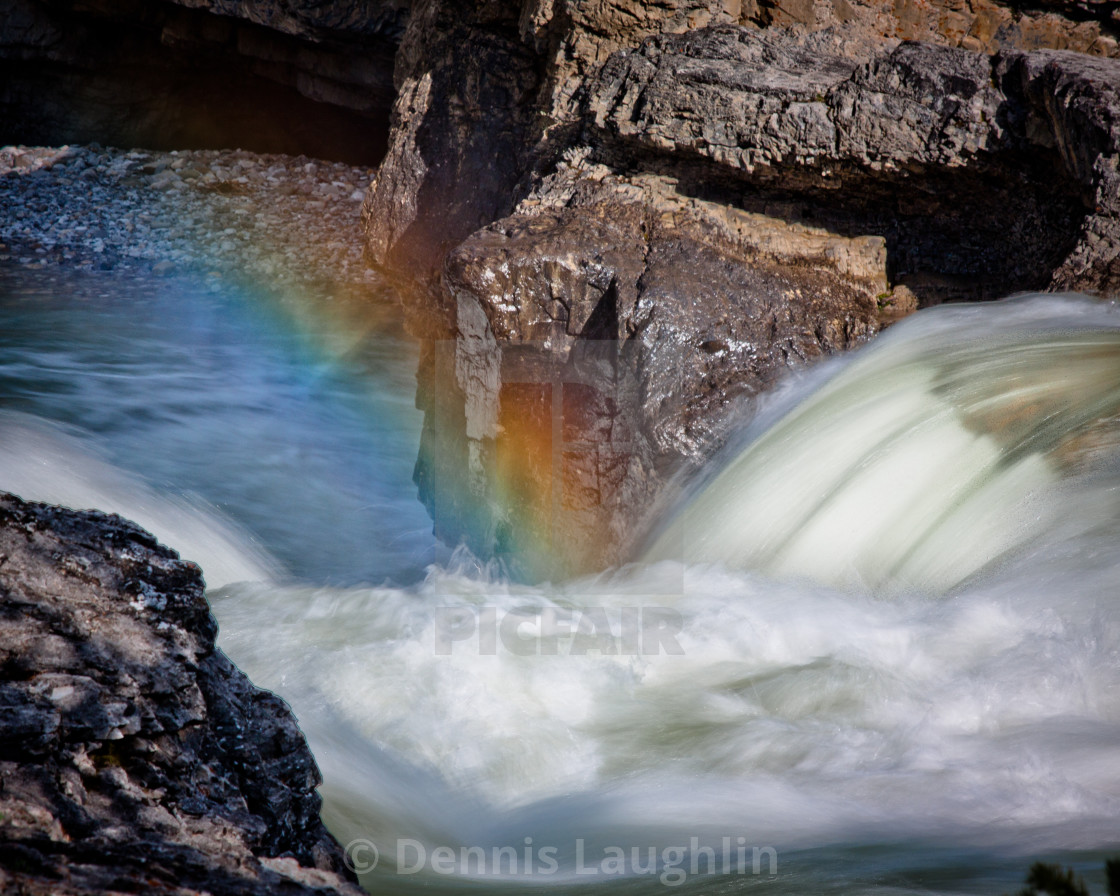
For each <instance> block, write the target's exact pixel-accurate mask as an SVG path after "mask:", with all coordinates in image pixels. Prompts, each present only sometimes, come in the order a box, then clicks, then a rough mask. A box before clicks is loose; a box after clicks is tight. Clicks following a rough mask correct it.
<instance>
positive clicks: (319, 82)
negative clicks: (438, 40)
mask: <svg viewBox="0 0 1120 896" xmlns="http://www.w3.org/2000/svg"><path fill="white" fill-rule="evenodd" d="M407 17H408V2H407V0H380V2H374V3H358V2H351V0H334V2H328V3H318V2H310V0H307V2H298V0H297V2H288V3H274V2H262V0H248V2H244V0H237V2H232V0H182V2H181V3H177V4H176V3H161V4H155V5H152V4H136V3H122V2H120V0H94V2H89V3H81V4H73V3H56V2H52V0H0V143H5V142H22V143H61V142H64V141H65V142H88V141H90V140H94V139H96V140H99V141H100V142H104V143H110V144H115V145H121V146H149V147H156V148H161V149H177V148H178V149H186V148H192V147H200V146H205V147H217V146H222V147H228V146H237V145H241V146H245V147H248V148H253V149H256V150H258V151H262V152H285V153H290V154H293V155H294V154H298V153H301V152H304V153H309V154H314V155H322V156H330V157H332V158H338V159H345V160H347V161H354V162H374V161H376V160H377V159H379V158H380V156H381V154H382V153H383V151H384V146H385V136H386V125H387V121H388V113H389V108H390V106H391V104H392V102H393V97H394V88H393V79H392V73H393V56H394V53H395V51H396V47H397V44H398V42H399V40H400V37H401V34H402V32H403V30H404V24H405V22H406V20H407Z"/></svg>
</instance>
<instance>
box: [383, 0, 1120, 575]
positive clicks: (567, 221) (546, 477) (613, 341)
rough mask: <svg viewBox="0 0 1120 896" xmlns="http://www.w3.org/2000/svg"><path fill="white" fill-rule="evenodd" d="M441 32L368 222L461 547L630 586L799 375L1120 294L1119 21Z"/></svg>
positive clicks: (445, 7) (432, 504)
mask: <svg viewBox="0 0 1120 896" xmlns="http://www.w3.org/2000/svg"><path fill="white" fill-rule="evenodd" d="M451 6H452V5H451V4H446V3H442V2H440V0H427V2H423V3H419V4H417V6H416V7H415V9H414V14H413V19H412V24H411V25H410V27H409V29H408V31H407V32H406V35H405V38H404V40H403V42H402V50H401V54H400V55H399V57H398V65H397V81H398V84H399V85H400V87H401V92H400V94H399V96H398V100H397V104H396V106H395V110H394V121H393V130H392V133H391V136H390V149H389V154H388V156H387V158H386V160H385V162H384V163H383V164H382V166H381V168H380V169H379V171H378V174H377V177H376V178H375V181H374V183H373V185H372V187H371V189H370V192H369V194H368V195H367V198H366V202H365V206H364V209H363V220H364V222H365V226H366V232H367V237H368V245H369V247H370V249H371V252H372V255H373V256H374V258H375V259H376V260H377V261H378V262H380V263H381V264H382V265H383V266H384V267H385V268H386V269H387V270H389V271H390V272H391V273H392V274H394V275H395V276H396V278H397V282H398V284H399V285H400V286H401V288H402V289H403V290H405V292H406V294H407V295H408V301H407V303H406V313H407V314H408V315H409V317H410V318H411V321H412V326H413V329H415V330H416V331H417V332H418V333H420V334H421V335H423V336H425V337H427V338H428V339H429V340H430V342H429V343H428V351H427V355H426V365H425V367H424V369H423V370H422V371H421V377H420V390H419V393H418V406H420V407H421V408H423V409H424V410H425V411H426V412H427V422H426V425H425V431H424V436H423V444H422V447H421V453H420V459H419V462H418V465H417V479H418V482H419V484H420V489H421V495H422V496H423V498H424V500H425V501H426V502H427V504H428V506H429V508H430V510H431V512H432V514H433V516H434V518H435V521H436V529H437V533H439V534H440V535H441V536H442V537H444V538H445V539H446V540H448V541H451V542H452V543H454V542H456V541H458V540H460V539H466V540H467V542H468V543H469V544H470V545H471V546H472V547H473V548H474V549H475V550H477V551H480V552H481V553H483V554H490V553H498V554H503V553H509V554H511V555H513V556H514V557H517V556H519V555H524V554H526V553H529V552H530V551H529V547H528V546H529V545H532V544H541V543H544V544H546V545H548V550H547V551H546V553H547V554H549V555H550V556H552V557H554V558H556V557H559V558H561V559H560V560H558V561H557V562H558V567H557V568H545V569H540V568H538V569H533V570H530V573H531V574H534V575H554V574H564V573H565V572H570V571H573V570H581V569H589V568H595V567H598V566H601V565H603V564H605V563H610V562H615V561H617V560H619V559H624V558H625V557H626V555H627V554H626V551H627V545H628V544H631V543H633V541H634V538H635V536H636V534H637V527H638V526H639V525H640V521H641V520H642V518H643V514H644V513H645V512H646V510H647V508H648V507H650V505H651V502H652V500H653V498H654V496H656V495H657V493H658V492H659V490H660V489H661V488H662V487H663V485H664V484H665V482H666V481H667V477H668V476H670V475H671V473H672V471H673V470H675V469H678V468H680V467H681V466H682V465H683V466H687V465H688V464H691V463H696V462H700V461H702V459H703V458H704V457H705V456H706V455H708V454H709V453H710V452H711V451H712V450H714V449H715V448H716V447H717V446H718V445H719V443H720V441H721V439H722V438H723V437H724V432H725V430H724V426H725V423H726V420H727V419H728V417H729V415H730V414H732V413H733V412H736V409H739V408H740V407H741V406H742V405H743V403H744V402H748V403H749V400H750V398H751V397H752V396H753V395H755V394H757V393H758V392H759V391H760V390H762V389H765V388H767V387H768V386H769V385H771V384H772V383H773V382H775V381H776V380H777V379H778V378H780V377H781V376H782V375H783V374H784V372H785V371H786V370H788V369H789V368H793V367H798V366H801V365H804V364H806V363H810V362H812V361H813V360H814V359H816V358H818V357H820V356H822V355H825V354H828V353H830V352H833V351H837V350H843V349H846V348H849V347H851V346H853V345H856V344H858V343H859V342H861V341H862V340H864V339H866V338H868V337H869V336H871V335H872V334H874V332H875V331H876V329H877V328H878V327H879V326H881V325H882V324H884V323H889V322H890V320H892V319H895V318H897V317H898V316H900V315H902V314H905V313H909V312H910V311H913V310H914V309H915V308H917V307H918V306H919V305H931V304H937V303H940V302H943V301H954V300H978V299H991V298H999V297H1002V296H1004V295H1007V294H1009V293H1012V292H1015V291H1020V290H1029V289H1046V288H1052V289H1079V290H1085V291H1090V292H1093V291H1096V292H1100V293H1104V294H1115V293H1120V268H1118V267H1117V265H1118V264H1120V262H1118V261H1117V259H1118V258H1120V231H1118V230H1117V220H1118V219H1117V213H1116V202H1117V198H1116V197H1117V196H1118V195H1120V189H1118V183H1117V180H1116V178H1117V158H1118V150H1120V135H1118V134H1117V132H1116V125H1115V124H1114V122H1116V121H1120V99H1118V93H1117V87H1118V84H1120V62H1117V61H1116V60H1114V59H1112V58H1107V57H1111V56H1113V55H1115V53H1116V43H1115V39H1114V37H1115V32H1116V24H1115V22H1114V19H1113V12H1114V8H1113V6H1112V5H1109V4H1088V5H1086V4H1080V5H1079V4H1077V3H1066V4H1051V5H1049V6H1046V7H1045V8H1043V7H1042V6H1039V7H1038V8H1033V7H1029V8H1028V7H1024V8H1017V9H1016V10H1010V9H1009V8H1007V7H1003V6H1000V5H998V4H990V3H983V2H979V0H977V2H970V3H967V4H961V3H944V4H940V3H935V4H928V5H922V6H921V7H920V8H919V7H917V6H914V7H913V8H911V7H910V6H908V5H907V4H904V3H903V4H890V5H886V4H879V3H874V2H872V3H861V2H844V3H815V2H813V0H808V2H805V3H797V2H784V0H783V2H774V3H769V2H768V3H765V4H764V3H750V4H748V3H704V2H682V3H679V4H665V5H661V4H658V5H652V4H645V3H637V4H635V3H626V2H622V0H619V2H609V3H604V4H594V5H587V4H584V5H579V4H571V3H566V2H563V0H555V2H551V3H528V4H525V5H524V8H523V9H522V11H521V12H522V14H521V15H520V16H516V15H514V13H513V11H511V10H510V9H509V8H507V7H503V6H499V5H494V4H483V3H479V4H469V5H467V7H466V8H463V7H461V6H456V8H455V10H454V11H453V10H452V9H451ZM627 10H629V11H630V13H632V14H631V15H625V12H626V11H627ZM623 23H625V24H623ZM746 25H749V26H751V27H744V26H746ZM900 38H920V39H921V40H924V41H927V43H906V42H900ZM1039 47H1043V48H1046V49H1036V48H1039ZM1066 48H1072V49H1076V50H1079V51H1082V52H1079V53H1074V52H1068V51H1066ZM989 53H995V54H996V55H988V54H989ZM1085 54H1093V55H1085ZM457 60H459V61H457ZM464 60H466V62H467V64H465V65H464V64H460V62H462V61H464ZM491 72H493V73H494V74H493V75H492V76H491V75H489V74H488V73H491Z"/></svg>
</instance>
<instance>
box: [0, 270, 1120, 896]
mask: <svg viewBox="0 0 1120 896" xmlns="http://www.w3.org/2000/svg"><path fill="white" fill-rule="evenodd" d="M391 318H392V315H388V316H387V319H388V320H390V321H391ZM1118 318H1120V316H1118V315H1117V313H1116V311H1115V310H1114V309H1112V308H1110V307H1107V306H1102V305H1099V304H1096V303H1089V302H1087V301H1086V300H1075V299H1069V298H1047V299H1042V300H1035V301H1034V302H1025V303H1024V302H1021V301H1020V302H1016V303H1010V304H999V305H994V306H988V307H967V308H956V309H946V310H935V311H933V312H922V313H920V314H919V315H917V316H916V317H915V318H913V319H911V320H910V321H907V322H905V323H904V324H902V325H899V326H898V327H897V328H895V330H894V331H892V332H891V333H889V334H888V335H887V336H886V337H883V338H882V339H881V340H880V341H878V342H876V343H874V344H873V346H872V347H871V350H870V351H869V350H864V351H862V352H860V353H858V354H857V355H856V356H854V357H853V358H850V359H843V360H841V361H839V362H836V363H832V364H830V365H828V366H826V367H824V368H821V369H820V370H818V371H815V372H813V373H811V374H810V375H809V376H808V377H806V378H804V380H803V381H800V382H798V383H794V384H792V385H789V386H787V387H786V388H785V389H784V390H783V391H781V392H780V393H778V394H776V395H775V396H774V397H773V398H771V399H770V400H769V407H768V408H764V409H763V411H762V413H761V414H760V416H759V418H758V419H757V420H756V421H755V422H754V423H753V424H751V426H749V427H747V428H746V429H745V430H744V431H743V433H742V434H740V435H739V436H738V437H737V438H736V439H735V440H734V446H733V448H731V449H729V450H728V451H727V452H726V454H725V456H724V457H722V458H720V459H718V460H717V461H716V462H714V464H713V467H712V469H711V470H710V471H709V472H708V473H707V475H706V476H704V477H703V478H702V481H699V482H696V483H683V484H682V485H681V488H680V494H679V497H678V499H677V501H678V503H677V505H676V506H673V505H667V506H666V507H665V508H664V509H663V511H662V516H663V525H662V527H661V528H660V530H659V532H658V533H657V534H656V535H655V537H654V538H653V539H652V540H651V546H650V548H649V550H648V552H647V553H646V554H645V555H643V557H641V558H639V559H637V560H636V562H635V563H633V564H632V565H630V566H628V567H626V568H623V569H620V570H613V571H609V572H607V573H604V574H602V575H600V576H596V577H592V578H587V579H581V580H576V581H569V582H563V583H554V584H544V585H536V586H529V585H523V584H517V583H513V582H510V581H508V580H507V579H505V578H503V576H502V575H501V574H500V572H499V571H497V570H496V569H494V568H491V567H487V566H485V565H483V564H480V563H478V562H477V561H476V560H475V559H474V558H472V557H470V556H469V555H467V554H465V553H463V552H457V553H456V554H454V555H453V556H451V557H448V556H447V555H446V553H441V552H439V551H438V550H437V548H436V546H435V544H434V542H433V540H432V537H431V535H430V534H429V533H430V524H429V522H428V520H427V517H426V515H425V514H424V511H423V509H422V508H421V507H420V505H419V503H418V502H417V501H416V498H415V487H414V486H413V484H412V482H411V470H412V463H413V460H414V457H415V452H416V448H417V444H418V439H419V427H420V422H421V421H420V419H419V415H418V413H417V412H416V411H415V410H414V409H413V407H412V400H413V389H414V381H413V374H414V367H415V364H416V353H415V350H414V348H413V347H412V346H411V345H410V344H409V343H408V342H407V340H405V339H404V338H403V336H402V335H401V334H400V333H399V331H396V330H395V329H394V328H393V327H392V326H391V325H384V326H379V327H377V328H374V329H373V330H371V331H370V332H369V333H367V334H366V335H365V336H364V337H363V339H362V340H360V342H359V343H355V344H353V345H351V346H350V347H349V348H348V350H347V351H346V352H345V353H344V354H342V355H340V354H338V353H337V352H334V351H328V350H326V349H325V348H324V346H326V345H329V344H333V343H332V341H331V339H330V338H328V337H329V334H325V335H324V334H316V332H315V325H314V320H315V318H314V316H311V317H310V318H309V317H308V315H306V314H302V315H300V316H299V317H298V320H297V319H296V318H295V317H292V316H291V315H288V316H285V311H284V305H283V303H282V302H280V303H275V302H272V301H271V300H265V299H261V298H259V297H253V296H246V295H244V294H243V293H237V292H236V291H233V290H225V289H221V288H217V289H215V288H213V287H212V286H211V285H206V284H189V283H178V282H176V283H171V282H169V281H140V280H138V281H128V282H121V281H116V280H112V279H109V278H99V277H96V276H86V277H78V276H76V275H75V276H74V277H73V278H59V277H54V278H49V279H48V278H39V277H36V276H34V275H33V272H24V273H18V272H17V273H12V272H7V273H4V274H3V275H2V276H0V489H7V490H11V491H15V492H16V493H19V494H22V495H23V496H24V497H27V498H42V499H47V500H54V501H59V502H62V503H67V504H71V505H73V504H78V505H83V506H98V507H100V508H102V509H107V510H119V511H121V512H124V513H126V514H127V515H130V516H133V517H134V518H138V519H139V521H140V522H141V523H143V524H144V525H146V526H149V527H150V528H153V529H154V530H155V531H156V532H157V534H158V535H160V537H161V538H162V539H163V540H164V541H166V542H167V543H169V544H171V545H172V546H173V547H176V548H178V549H179V550H180V551H181V552H182V553H183V554H184V556H187V557H189V558H190V559H193V560H196V561H198V562H199V563H200V564H201V565H202V567H203V569H204V571H205V572H206V573H207V575H208V581H209V582H210V586H211V587H210V590H209V597H210V599H211V602H212V604H213V607H214V611H215V614H216V616H217V617H218V620H219V622H220V625H221V634H220V644H221V645H222V647H223V649H225V650H226V651H227V652H228V653H229V654H230V655H231V656H232V657H233V659H234V660H235V661H236V662H237V663H238V664H239V665H241V666H242V668H244V669H245V670H246V671H247V672H248V673H249V674H250V675H251V677H253V679H254V680H255V681H256V682H257V683H258V684H260V685H262V686H265V687H269V688H272V689H274V690H276V691H277V692H278V693H280V694H281V695H282V696H284V697H285V699H287V700H288V701H289V702H290V704H291V705H292V707H293V708H294V710H295V711H296V713H297V715H298V717H299V719H300V723H301V726H302V727H303V729H304V731H305V732H306V733H307V735H308V737H309V740H310V742H311V744H312V748H313V751H314V753H315V755H316V758H317V760H318V761H319V763H320V765H321V767H322V770H323V773H324V777H325V784H324V787H323V793H324V795H325V798H326V804H325V809H324V817H325V819H326V820H327V822H328V825H329V826H330V827H331V829H332V830H333V831H334V832H335V833H336V835H337V836H338V837H339V839H340V840H341V841H342V842H343V843H344V844H348V845H351V847H352V851H351V854H352V856H353V858H354V860H355V862H356V863H357V864H358V865H359V866H361V867H363V868H364V867H367V866H368V865H369V864H370V859H371V856H372V855H373V853H372V851H371V848H372V847H376V848H377V850H378V851H379V862H378V864H377V866H376V867H374V868H370V869H369V871H368V873H367V874H366V875H365V876H364V877H363V880H364V882H366V883H367V885H369V886H370V887H371V888H372V889H373V890H374V891H376V892H396V891H410V890H414V889H425V890H426V891H437V892H439V891H445V890H446V891H452V890H463V889H478V890H481V891H485V892H493V891H499V890H504V891H508V892H512V891H514V890H519V891H520V890H526V891H530V890H531V891H533V892H538V891H539V890H540V889H541V888H548V889H551V890H565V891H566V890H574V891H579V892H596V893H599V892H608V891H609V892H620V893H621V892H627V893H629V892H664V891H665V890H666V889H674V888H675V889H680V890H683V891H688V892H701V891H702V892H713V893H716V892H719V893H722V892H738V891H739V890H741V889H746V888H753V887H761V888H762V889H763V890H768V891H774V892H781V893H821V892H837V893H877V894H887V893H891V894H894V893H919V892H920V893H928V892H935V893H1001V892H1011V891H1014V890H1016V889H1018V887H1019V885H1020V882H1021V880H1022V877H1023V875H1024V874H1025V871H1026V868H1027V866H1028V865H1029V864H1030V862H1031V861H1033V860H1034V859H1036V858H1046V859H1056V860H1060V861H1064V862H1067V863H1073V864H1075V865H1077V867H1078V868H1080V869H1082V870H1084V871H1085V872H1087V873H1088V876H1089V877H1090V880H1091V882H1095V883H1096V886H1097V889H1098V890H1101V889H1102V888H1101V885H1100V874H1099V866H1100V863H1101V860H1102V858H1103V857H1104V856H1105V855H1108V854H1109V851H1110V850H1116V849H1117V848H1120V822H1118V819H1120V607H1118V605H1117V603H1118V599H1117V591H1118V585H1120V509H1118V508H1120V504H1118V500H1120V473H1118V469H1120V468H1118V464H1117V450H1116V449H1117V442H1116V438H1115V426H1114V423H1113V422H1111V421H1110V416H1109V415H1110V414H1112V413H1114V411H1112V410H1111V408H1112V405H1113V404H1115V403H1116V402H1117V401H1120V395H1117V394H1116V393H1117V390H1116V389H1115V388H1114V386H1113V382H1114V379H1115V378H1116V377H1117V376H1118V375H1120V361H1118V360H1117V354H1116V353H1115V351H1114V346H1115V345H1116V342H1117V334H1118V332H1120V319H1118ZM1055 346H1057V348H1055ZM1014 392H1018V394H1019V398H1015V399H1012V398H1009V395H1010V394H1011V393H1014ZM1094 402H1095V403H1096V404H1095V405H1094V406H1093V407H1092V408H1089V405H1090V404H1093V403H1094ZM1079 408H1080V409H1081V410H1082V411H1084V412H1083V413H1079V412H1078V409H1079ZM1032 440H1033V441H1032ZM931 470H934V471H937V472H936V473H933V474H931V472H930V471H931ZM892 477H893V478H892ZM760 483H762V484H761V485H760ZM774 533H778V534H777V535H775V534H774ZM774 539H777V541H774ZM931 545H932V547H931ZM915 558H918V559H915ZM437 561H438V562H437ZM211 570H214V571H215V572H214V573H211ZM641 612H651V613H657V614H661V615H660V616H658V618H659V619H661V620H664V619H668V620H670V622H671V623H672V625H670V627H669V629H668V630H667V632H662V634H663V635H664V637H663V638H662V639H661V640H658V641H656V642H655V647H657V648H658V649H657V650H656V652H643V650H642V649H641V648H642V647H643V646H645V645H644V642H641V640H640V639H638V640H634V639H632V638H629V637H628V630H627V625H628V623H627V620H631V621H632V620H633V619H634V618H636V617H635V616H634V614H635V613H641ZM507 623H508V624H507ZM673 625H676V627H675V628H674V627H673ZM573 629H575V630H576V633H575V634H570V632H571V631H572V630H573ZM488 630H489V631H490V632H491V635H488V634H487V632H488ZM495 632H496V633H497V634H496V635H494V633H495ZM581 637H583V638H584V640H583V641H582V642H581V641H580V638H581ZM673 647H676V648H678V649H677V650H672V649H666V648H673ZM503 848H504V850H505V851H504V852H503V851H502V850H503ZM472 850H473V851H472ZM495 850H497V852H496V851H495ZM635 850H636V852H635ZM650 850H653V853H652V855H653V861H652V863H649V862H647V858H648V857H649V855H650ZM708 850H710V851H711V852H710V853H709V852H708ZM437 851H438V852H437ZM421 853H423V860H421V858H420V856H421ZM619 856H621V857H622V858H619ZM612 857H613V861H612ZM756 859H757V863H758V866H757V867H758V870H757V873H756V870H755V863H756ZM635 860H636V861H635ZM694 863H695V864H694ZM496 869H497V870H496ZM712 872H715V873H712ZM772 872H773V873H772Z"/></svg>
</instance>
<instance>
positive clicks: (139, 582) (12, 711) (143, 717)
mask: <svg viewBox="0 0 1120 896" xmlns="http://www.w3.org/2000/svg"><path fill="white" fill-rule="evenodd" d="M216 631H217V626H216V624H215V622H214V619H213V617H212V616H211V615H210V611H209V607H208V605H207V603H206V600H205V598H204V597H203V581H202V576H201V572H200V571H199V569H198V567H197V566H195V565H194V564H192V563H187V562H183V561H181V560H179V558H178V556H177V555H176V554H175V553H174V552H173V551H170V550H168V549H167V548H165V547H163V546H162V545H160V544H158V543H157V542H156V541H155V539H154V538H152V536H151V535H149V534H148V533H147V532H144V531H143V530H142V529H139V528H138V527H136V526H135V525H134V524H132V523H129V522H127V521H126V520H123V519H121V518H120V517H116V516H106V515H104V514H100V513H96V512H75V511H70V510H64V509H61V508H56V507H50V506H47V505H43V504H31V503H25V502H23V501H21V500H20V499H18V498H16V497H14V496H11V495H2V494H0V633H2V634H0V889H2V890H3V891H4V892H19V893H25V894H44V896H45V894H48V893H49V894H84V893H101V892H106V891H109V890H112V891H114V892H115V891H118V890H119V891H147V890H151V889H155V888H168V889H171V890H173V891H174V892H176V893H180V894H184V896H189V894H195V893H203V892H205V893H210V894H214V896H219V894H250V893H252V894H257V893H272V892H276V893H280V892H283V893H291V894H298V893H318V894H323V893H346V894H351V896H357V894H359V893H360V892H361V891H360V890H359V889H358V888H357V887H356V886H355V885H353V884H352V883H351V882H350V879H349V878H348V877H347V874H346V872H345V870H344V866H343V862H342V854H341V849H340V848H339V846H338V844H337V843H336V842H335V841H334V840H333V839H332V838H331V837H330V835H329V834H328V833H327V832H326V829H325V828H324V827H323V825H322V822H321V821H320V820H319V806H320V799H319V796H318V794H317V793H316V790H315V788H316V787H317V786H318V784H319V783H320V778H319V772H318V769H317V768H316V766H315V762H314V760H313V759H312V757H311V754H310V752H309V750H308V748H307V744H306V742H305V741H304V739H303V736H302V735H301V734H300V732H299V729H298V728H297V727H296V723H295V720H294V719H293V717H292V714H291V711H290V710H289V709H288V707H287V705H286V704H285V703H284V702H283V701H281V700H280V699H279V698H278V697H276V696H274V695H272V694H270V693H268V692H266V691H262V690H259V689H258V688H256V687H254V686H253V684H252V683H251V682H250V681H249V680H248V679H247V678H246V677H245V676H244V674H242V673H241V672H240V671H238V670H237V669H236V668H235V667H234V666H233V665H232V664H231V663H230V662H229V660H228V659H227V658H226V657H225V655H224V654H222V653H221V651H219V650H217V649H216V648H215V646H214V636H215V634H216Z"/></svg>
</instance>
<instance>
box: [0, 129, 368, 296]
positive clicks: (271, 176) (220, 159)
mask: <svg viewBox="0 0 1120 896" xmlns="http://www.w3.org/2000/svg"><path fill="white" fill-rule="evenodd" d="M373 174H374V169H373V168H366V167H355V166H351V165H345V164H342V163H338V162H329V161H323V160H319V159H314V160H310V159H308V158H306V157H305V156H283V155H272V154H267V155H258V154H255V153H249V152H244V151H242V150H178V151H172V152H153V151H146V150H128V149H116V148H112V147H101V146H98V145H97V144H90V145H86V146H60V147H42V146H32V147H28V146H5V147H2V148H0V262H3V263H9V264H10V263H13V262H15V263H19V264H24V265H27V266H29V267H50V266H66V267H73V268H79V269H81V268H85V269H91V270H99V271H106V270H129V271H141V272H148V273H153V274H156V275H158V276H166V275H169V274H185V275H190V274H197V275H199V276H208V275H210V274H211V273H216V274H218V275H219V276H221V277H230V278H234V279H239V280H248V281H251V282H256V283H259V284H260V285H262V286H268V287H285V286H288V285H298V284H304V285H308V286H310V285H322V284H325V283H332V284H340V285H348V286H354V287H361V286H362V285H363V284H366V285H379V284H381V283H382V280H381V278H380V277H379V276H378V275H377V273H376V272H375V271H374V270H373V269H372V268H370V267H369V266H368V265H367V264H366V262H365V261H364V259H363V254H362V247H363V242H364V241H363V237H362V230H361V200H362V197H363V195H364V190H365V188H366V186H367V185H368V184H369V182H370V181H371V180H372V179H373Z"/></svg>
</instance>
